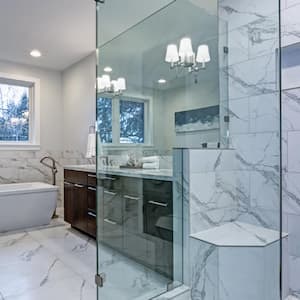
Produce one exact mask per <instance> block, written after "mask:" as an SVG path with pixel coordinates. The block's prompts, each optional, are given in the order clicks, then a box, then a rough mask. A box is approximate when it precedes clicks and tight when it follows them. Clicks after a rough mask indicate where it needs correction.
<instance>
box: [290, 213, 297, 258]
mask: <svg viewBox="0 0 300 300" xmlns="http://www.w3.org/2000/svg"><path fill="white" fill-rule="evenodd" d="M299 228H300V216H297V215H289V216H288V232H289V239H288V240H289V253H290V255H292V256H297V257H300V231H299Z"/></svg>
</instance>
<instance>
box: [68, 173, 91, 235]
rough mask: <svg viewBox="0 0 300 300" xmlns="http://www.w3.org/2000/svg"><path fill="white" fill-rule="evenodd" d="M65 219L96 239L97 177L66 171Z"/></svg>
mask: <svg viewBox="0 0 300 300" xmlns="http://www.w3.org/2000/svg"><path fill="white" fill-rule="evenodd" d="M64 219H65V221H66V222H68V223H70V224H71V225H72V227H74V228H76V229H78V230H80V231H82V232H84V233H87V234H89V235H91V236H93V237H96V228H97V225H96V175H95V174H92V173H87V172H80V171H71V170H65V171H64Z"/></svg>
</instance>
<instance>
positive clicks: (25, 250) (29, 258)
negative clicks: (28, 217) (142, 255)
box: [0, 225, 166, 300]
mask: <svg viewBox="0 0 300 300" xmlns="http://www.w3.org/2000/svg"><path fill="white" fill-rule="evenodd" d="M101 253H102V255H103V256H102V264H103V265H102V268H103V270H102V271H103V272H105V273H106V274H107V277H108V278H109V280H107V282H106V283H105V287H104V288H103V289H101V295H100V296H101V297H100V299H103V300H133V299H136V300H138V299H145V298H144V297H145V296H146V299H150V298H152V297H154V296H156V295H158V294H160V293H162V292H163V291H164V290H165V287H166V279H164V278H163V277H162V276H160V275H158V274H157V273H155V272H153V271H151V270H149V269H147V268H145V267H143V266H141V265H139V264H136V263H134V262H133V261H131V260H129V259H127V258H125V257H123V256H121V255H120V254H117V253H113V252H112V251H111V249H108V248H105V247H102V248H101ZM95 268H96V244H95V241H94V240H92V239H90V238H88V237H86V236H84V235H82V234H80V233H78V232H77V231H75V230H73V229H71V228H70V227H69V226H67V225H65V226H60V227H53V228H47V229H39V230H33V231H23V232H19V233H14V234H9V235H2V236H0V270H1V271H0V300H50V299H51V300H52V299H55V300H74V299H78V300H93V299H96V286H95V284H94V276H95V272H96V271H95ZM142 295H143V297H142Z"/></svg>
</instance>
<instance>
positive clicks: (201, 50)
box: [196, 45, 210, 63]
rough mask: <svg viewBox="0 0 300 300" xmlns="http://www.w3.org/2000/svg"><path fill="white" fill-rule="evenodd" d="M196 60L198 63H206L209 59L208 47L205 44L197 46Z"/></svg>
mask: <svg viewBox="0 0 300 300" xmlns="http://www.w3.org/2000/svg"><path fill="white" fill-rule="evenodd" d="M196 61H197V62H198V63H207V62H209V61H210V54H209V48H208V46H207V45H200V46H199V47H198V51H197V57H196Z"/></svg>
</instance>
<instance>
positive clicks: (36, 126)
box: [0, 73, 40, 151]
mask: <svg viewBox="0 0 300 300" xmlns="http://www.w3.org/2000/svg"><path fill="white" fill-rule="evenodd" d="M5 81H7V83H8V84H9V83H10V82H11V83H12V84H13V83H20V84H22V85H24V86H28V87H32V88H31V89H30V91H31V95H30V97H29V101H30V103H29V115H30V124H29V126H30V129H29V134H30V136H29V141H28V142H13V141H0V151H1V150H39V149H40V79H38V78H34V77H27V76H22V75H14V74H8V73H0V82H1V83H4V82H5Z"/></svg>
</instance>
